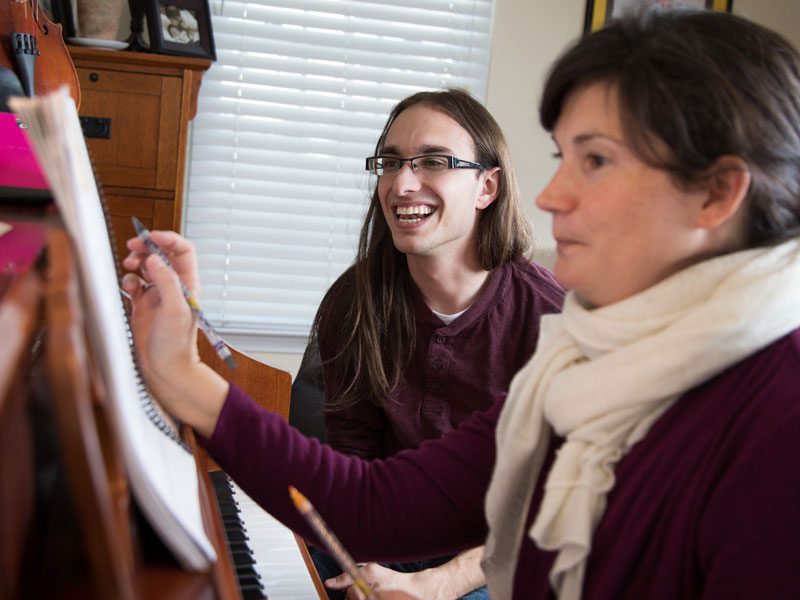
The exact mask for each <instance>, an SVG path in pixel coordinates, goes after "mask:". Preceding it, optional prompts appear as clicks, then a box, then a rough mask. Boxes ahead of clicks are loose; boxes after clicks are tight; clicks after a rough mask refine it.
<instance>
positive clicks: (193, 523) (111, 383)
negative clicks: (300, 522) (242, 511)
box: [9, 89, 216, 571]
mask: <svg viewBox="0 0 800 600" xmlns="http://www.w3.org/2000/svg"><path fill="white" fill-rule="evenodd" d="M9 104H10V106H11V108H12V109H13V110H14V111H15V112H16V113H17V114H18V115H19V116H20V117H21V118H22V120H23V121H24V122H25V124H26V125H27V133H28V138H29V139H30V141H31V143H32V145H33V147H34V150H35V152H36V155H37V157H38V159H39V163H40V164H41V167H42V169H43V171H44V173H45V176H46V178H47V180H48V182H49V187H50V190H51V192H52V194H53V196H54V198H55V202H56V205H57V207H58V210H59V212H60V214H61V217H62V219H63V221H64V224H65V226H66V228H67V231H68V232H69V234H70V237H71V238H72V242H73V247H74V249H75V254H76V257H77V261H78V270H79V272H80V275H81V283H82V285H81V288H82V294H83V300H84V303H85V306H86V307H87V310H86V314H85V319H86V322H87V324H88V326H89V327H88V329H89V331H90V344H91V346H92V350H93V354H94V356H95V357H96V360H97V361H98V363H99V366H100V370H101V372H102V374H103V378H104V383H105V385H106V388H107V390H108V393H109V397H110V400H111V402H110V404H111V406H112V413H113V415H114V417H115V419H116V424H117V430H118V431H119V432H120V435H121V437H122V439H121V440H120V446H121V447H122V451H123V455H124V460H125V465H126V467H127V470H128V473H129V477H130V481H131V488H132V489H133V493H134V496H135V497H136V500H137V502H138V504H139V506H140V508H141V509H142V512H143V513H144V514H145V516H146V517H147V519H148V520H149V521H150V523H151V525H152V526H153V529H154V530H155V531H157V532H158V533H159V534H160V536H161V539H162V540H163V542H164V544H165V545H166V546H167V547H168V548H169V549H170V550H171V551H172V552H173V554H174V555H175V557H176V559H177V560H178V561H179V562H180V563H181V565H182V566H183V567H184V568H186V569H190V570H195V571H199V570H206V569H207V568H208V567H209V565H210V564H211V563H212V562H213V561H214V560H215V559H216V555H215V552H214V549H213V547H212V546H211V543H210V542H209V540H208V537H207V536H206V533H205V530H204V528H203V523H202V516H201V512H200V500H199V495H198V480H197V471H196V466H195V462H194V458H193V456H192V455H191V454H190V453H189V452H188V450H187V449H186V447H185V446H184V445H183V443H182V442H181V440H180V437H179V436H178V434H177V431H176V427H175V424H174V423H173V422H172V421H171V420H170V419H169V417H168V416H167V415H166V413H164V412H163V410H162V409H161V408H160V407H159V405H158V403H157V402H156V401H155V399H153V398H152V397H151V395H150V393H149V391H148V389H147V385H146V384H145V382H144V380H143V379H142V377H141V375H140V373H139V371H138V368H137V362H136V358H135V353H134V351H133V344H132V338H131V334H130V328H129V326H128V322H127V319H126V313H125V307H124V305H123V300H122V296H121V295H120V291H119V282H118V280H117V269H116V265H115V261H114V254H113V250H112V244H111V242H110V240H109V230H108V229H107V225H106V220H105V216H104V213H103V208H102V204H101V200H100V194H99V191H98V189H97V185H96V183H95V179H94V173H93V170H92V166H91V161H90V159H89V154H88V151H87V149H86V144H85V142H84V139H83V133H82V131H81V127H80V122H79V120H78V112H77V110H76V108H75V103H74V102H73V100H72V98H71V97H70V96H69V94H68V93H67V91H66V90H65V89H62V90H60V91H58V92H56V93H53V94H50V95H48V96H38V97H36V98H30V99H28V98H26V99H22V98H15V99H12V100H11V101H10V102H9Z"/></svg>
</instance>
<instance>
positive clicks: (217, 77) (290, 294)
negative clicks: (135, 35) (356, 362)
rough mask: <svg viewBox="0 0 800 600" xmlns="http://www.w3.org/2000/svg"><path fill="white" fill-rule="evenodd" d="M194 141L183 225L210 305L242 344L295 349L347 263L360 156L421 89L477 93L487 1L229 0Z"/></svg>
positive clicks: (363, 198)
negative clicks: (393, 114)
mask: <svg viewBox="0 0 800 600" xmlns="http://www.w3.org/2000/svg"><path fill="white" fill-rule="evenodd" d="M212 11H213V12H214V17H213V28H214V37H215V43H216V48H217V56H218V61H217V63H215V64H214V65H213V66H212V67H211V69H210V70H209V71H208V73H207V74H206V75H205V77H204V79H203V83H202V86H201V90H200V98H199V103H198V114H197V116H196V118H195V120H194V124H193V130H192V138H191V143H190V158H189V168H188V177H187V210H186V215H185V228H184V231H185V233H186V235H187V237H189V238H190V239H191V240H192V241H193V242H194V244H195V246H196V248H197V250H198V256H199V262H200V266H201V281H202V286H203V308H204V310H205V311H206V313H207V314H208V316H209V318H210V319H211V320H212V321H214V323H215V324H216V325H217V326H218V327H219V329H220V330H221V331H222V332H223V333H224V334H225V337H226V339H228V340H229V341H230V342H231V343H233V344H234V345H236V346H237V347H238V348H240V349H243V350H251V351H252V350H255V351H302V349H303V348H304V346H305V343H306V340H307V337H308V332H309V329H310V325H311V322H312V321H313V317H314V314H315V313H316V309H317V306H318V305H319V302H320V300H321V299H322V296H323V294H324V293H325V291H326V290H327V289H328V287H329V286H330V284H331V283H332V282H333V281H334V280H335V279H336V278H337V277H338V276H339V275H340V274H341V272H342V271H343V270H344V269H345V268H346V267H347V266H348V265H349V264H350V263H351V262H352V260H353V257H354V254H355V248H356V243H357V239H358V232H359V229H360V226H361V220H362V218H363V215H364V211H365V208H366V206H367V203H368V199H369V186H370V175H369V174H368V173H367V172H366V171H365V170H364V158H365V157H367V156H370V155H371V154H372V153H373V150H374V146H375V142H376V140H377V138H378V135H379V134H380V131H381V128H382V126H383V124H384V122H385V120H386V117H387V115H388V113H389V111H390V110H391V108H392V106H393V105H394V104H395V103H397V101H398V100H400V99H402V98H404V97H405V96H408V95H409V94H412V93H414V92H416V91H419V90H422V89H439V88H443V87H453V86H458V87H463V88H466V89H468V90H470V91H471V92H472V94H473V95H474V96H475V97H477V98H478V99H480V100H483V99H484V97H485V91H486V80H487V70H488V64H489V43H490V29H491V15H492V1H491V0H396V1H390V0H387V1H368V0H271V1H268V0H262V1H259V0H255V1H251V2H238V1H232V0H224V1H223V2H218V3H217V4H215V5H213V6H212Z"/></svg>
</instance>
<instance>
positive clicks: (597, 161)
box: [586, 154, 608, 169]
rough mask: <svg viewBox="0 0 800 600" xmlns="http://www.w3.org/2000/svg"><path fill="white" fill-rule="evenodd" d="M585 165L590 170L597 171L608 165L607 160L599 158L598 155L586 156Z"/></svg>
mask: <svg viewBox="0 0 800 600" xmlns="http://www.w3.org/2000/svg"><path fill="white" fill-rule="evenodd" d="M586 163H587V164H588V165H589V167H590V168H592V169H598V168H600V167H602V166H604V165H606V164H608V159H606V157H604V156H600V155H599V154H589V155H587V156H586Z"/></svg>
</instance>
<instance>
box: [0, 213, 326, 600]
mask: <svg viewBox="0 0 800 600" xmlns="http://www.w3.org/2000/svg"><path fill="white" fill-rule="evenodd" d="M3 223H8V224H10V225H11V227H12V229H11V231H6V233H2V232H0V600H11V599H16V598H39V597H41V598H103V599H106V598H124V599H138V598H142V599H144V598H146V599H151V598H186V599H187V600H188V599H192V600H195V599H204V598H209V599H211V598H218V599H231V598H245V599H250V598H263V597H268V598H270V600H281V599H284V600H293V599H298V600H299V599H301V598H303V599H305V598H325V597H326V595H325V592H324V588H323V587H322V585H321V583H320V581H319V578H318V577H317V575H316V571H315V570H314V568H313V565H312V563H311V561H310V560H309V558H308V553H307V552H306V550H305V546H304V544H303V543H302V541H301V540H300V539H299V538H296V537H295V536H294V535H293V534H291V533H290V532H289V531H288V530H287V529H285V528H284V527H283V526H282V525H280V524H279V523H277V521H274V519H272V518H271V517H269V515H267V514H266V513H263V511H261V510H260V509H259V508H258V507H255V506H254V505H253V504H252V502H250V501H249V499H247V498H246V496H244V495H243V494H242V492H241V490H238V488H236V486H235V484H232V483H231V482H230V481H229V480H228V479H227V477H226V475H225V474H224V473H222V472H221V471H219V470H218V468H217V467H216V465H214V464H213V462H212V461H211V460H210V459H209V458H208V457H207V456H206V454H205V452H204V450H203V449H202V447H199V446H198V445H197V444H196V442H195V440H194V437H193V435H192V432H191V430H187V431H185V432H184V433H185V441H186V442H187V444H188V445H189V446H190V447H191V448H192V450H193V452H194V456H195V460H196V466H197V472H198V476H199V480H200V496H201V498H200V500H201V506H202V508H203V521H204V525H205V529H206V532H207V534H208V537H209V539H210V540H211V542H212V544H213V546H214V548H215V550H216V553H217V556H218V560H217V561H216V562H215V563H214V564H213V566H212V568H211V570H210V571H209V572H207V573H193V572H187V571H185V570H182V569H181V568H180V567H179V566H178V564H177V562H176V561H175V560H174V558H173V557H172V556H171V555H170V553H169V552H168V551H167V549H166V547H165V546H164V545H163V543H161V541H160V540H159V539H158V536H157V535H155V533H154V532H153V530H152V529H151V528H150V527H149V525H148V523H147V521H146V519H144V518H143V516H142V514H141V513H140V511H139V510H138V508H137V506H136V503H135V500H134V499H133V496H132V494H131V489H130V485H129V482H128V480H127V479H126V473H125V465H124V464H123V462H122V459H121V456H122V455H121V453H120V451H119V448H118V445H117V438H116V436H115V430H114V428H115V425H114V422H113V421H112V420H111V418H110V415H109V411H108V398H107V395H106V392H105V390H104V389H103V382H102V379H101V378H100V377H99V376H98V372H97V369H96V368H95V361H94V359H93V357H92V355H91V351H90V349H89V346H88V344H87V343H86V335H87V332H86V330H85V327H84V323H83V314H82V312H81V310H82V303H81V297H80V289H79V282H78V277H77V274H76V266H75V263H74V259H73V253H72V248H71V246H70V241H69V238H68V236H67V234H66V232H65V230H64V228H63V226H62V225H61V223H60V221H59V218H58V215H57V214H56V213H55V211H54V210H53V208H52V207H43V206H37V207H31V206H23V205H5V204H4V205H0V227H2V226H3V225H2V224H3ZM4 229H7V228H4ZM15 234H23V236H22V237H21V238H19V237H17V238H16V239H15V238H14V237H9V236H13V235H15ZM4 240H5V241H4ZM21 240H24V243H20V241H21ZM199 337H201V338H202V336H199ZM200 343H201V356H202V357H203V359H204V360H205V361H206V362H209V363H210V364H211V365H212V366H213V367H214V368H215V369H218V370H219V371H220V372H222V373H223V374H224V375H225V376H226V377H227V378H228V379H230V380H232V381H235V382H236V383H237V384H238V385H239V386H241V387H242V388H243V389H245V390H247V391H248V392H249V393H250V394H251V395H252V396H253V397H254V398H256V399H257V400H258V401H259V402H260V403H261V404H262V405H264V406H265V407H267V408H269V409H271V410H275V411H277V412H279V413H281V414H283V415H284V416H287V415H288V409H289V395H290V378H289V375H288V374H287V373H285V372H282V371H278V370H276V369H273V368H271V367H268V366H267V365H264V364H261V363H258V362H256V361H253V360H252V359H250V358H248V357H247V356H245V355H243V354H240V353H238V352H235V351H234V356H235V360H236V362H237V365H238V368H237V369H236V372H235V373H231V372H230V371H227V370H226V367H224V366H223V365H222V364H221V361H220V360H219V359H218V358H217V356H216V354H215V353H214V352H213V350H212V349H211V348H210V347H209V346H208V345H207V343H205V342H204V341H203V340H201V342H200ZM248 511H250V512H248ZM226 526H227V528H228V529H227V530H226ZM261 532H265V533H264V534H263V535H264V536H265V537H262V536H261Z"/></svg>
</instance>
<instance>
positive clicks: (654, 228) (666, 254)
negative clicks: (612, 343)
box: [536, 83, 716, 306]
mask: <svg viewBox="0 0 800 600" xmlns="http://www.w3.org/2000/svg"><path fill="white" fill-rule="evenodd" d="M553 139H554V141H555V144H556V146H557V147H558V154H559V156H560V160H561V164H560V166H559V168H558V170H557V171H556V174H555V175H554V176H553V179H552V180H551V181H550V183H549V184H548V185H547V187H546V188H545V189H544V190H543V191H542V193H541V194H540V196H539V198H538V199H537V201H536V202H537V205H538V206H539V207H540V208H541V209H543V210H546V211H548V212H549V213H551V214H552V216H553V237H555V240H556V244H557V248H556V249H557V258H556V263H555V268H554V272H555V276H556V278H557V279H558V280H559V282H560V283H561V284H562V285H563V286H564V287H566V288H567V289H570V290H574V291H575V292H576V293H577V294H578V295H579V296H580V297H581V298H582V299H583V300H584V302H587V303H588V304H590V305H593V306H604V305H607V304H611V303H613V302H617V301H619V300H622V299H624V298H627V297H628V296H631V295H633V294H636V293H637V292H640V291H642V290H644V289H646V288H648V287H650V286H652V285H653V284H655V283H657V282H659V281H661V280H662V279H664V278H665V277H668V276H669V275H671V274H672V273H674V272H676V271H678V270H680V269H682V268H684V267H686V266H688V265H689V264H692V263H694V262H697V261H698V260H701V259H702V258H703V257H704V256H707V255H708V254H713V253H714V248H713V246H714V244H715V243H716V242H715V241H714V239H713V236H711V235H710V233H709V232H708V230H707V229H703V228H702V227H700V226H699V225H698V222H699V218H700V213H701V211H702V208H703V205H704V203H705V202H706V200H707V196H708V194H707V192H706V191H704V190H693V191H687V190H682V189H679V188H678V187H676V185H675V184H674V183H673V181H672V179H671V178H670V176H669V175H668V174H667V173H666V172H665V171H663V170H659V169H655V168H653V167H651V166H649V165H647V164H646V163H644V162H643V161H642V160H641V159H639V158H638V157H637V156H636V155H634V153H633V152H632V151H631V149H630V147H629V146H628V144H627V142H626V140H625V136H624V135H623V130H622V125H621V123H620V119H619V104H618V98H617V91H616V88H615V87H613V86H610V85H608V84H606V83H597V84H592V85H587V86H584V87H579V88H577V89H575V90H574V91H572V92H571V93H570V95H569V96H568V97H567V99H566V101H565V102H564V106H563V109H562V111H561V115H560V117H559V119H558V122H557V123H556V127H555V129H554V131H553Z"/></svg>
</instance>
